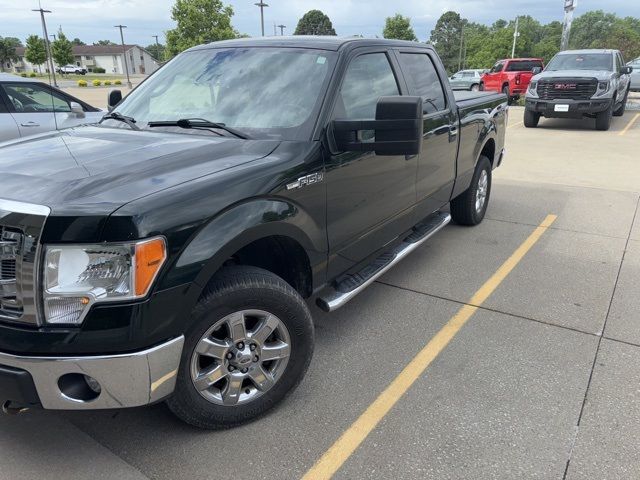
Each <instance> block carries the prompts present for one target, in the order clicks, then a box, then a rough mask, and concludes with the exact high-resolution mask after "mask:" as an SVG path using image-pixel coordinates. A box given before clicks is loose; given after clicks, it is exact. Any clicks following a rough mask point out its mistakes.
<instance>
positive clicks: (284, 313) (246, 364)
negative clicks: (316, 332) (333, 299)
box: [167, 266, 313, 428]
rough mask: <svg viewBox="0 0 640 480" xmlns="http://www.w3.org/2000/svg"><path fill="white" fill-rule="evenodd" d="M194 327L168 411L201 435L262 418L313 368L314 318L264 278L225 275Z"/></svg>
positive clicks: (240, 269) (296, 298)
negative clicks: (196, 428)
mask: <svg viewBox="0 0 640 480" xmlns="http://www.w3.org/2000/svg"><path fill="white" fill-rule="evenodd" d="M192 320H193V328H192V329H191V331H190V332H189V333H188V335H187V338H186V340H185V346H184V350H183V353H182V359H181V363H180V367H179V370H178V378H177V383H176V389H175V391H174V394H173V396H172V397H170V398H169V399H168V400H167V404H168V406H169V408H170V409H171V411H172V412H173V413H174V414H175V415H176V416H177V417H179V418H180V419H181V420H183V421H185V422H187V423H189V424H191V425H194V426H196V427H200V428H225V427H231V426H234V425H238V424H240V423H244V422H247V421H250V420H253V419H255V418H257V417H258V416H260V415H262V414H263V413H265V412H266V411H267V410H269V409H270V408H272V407H274V406H275V405H276V404H278V403H279V402H280V401H281V400H282V399H283V398H284V397H285V396H286V395H287V394H288V393H289V392H291V391H292V390H293V389H294V388H295V387H296V386H297V385H298V384H299V383H300V381H301V380H302V377H303V376H304V374H305V372H306V370H307V367H308V366H309V362H310V361H311V355H312V352H313V322H312V319H311V314H310V313H309V310H308V308H307V306H306V304H305V302H304V300H303V299H302V298H301V297H300V295H299V294H298V293H297V292H296V291H295V290H294V289H293V288H292V287H291V286H290V285H289V284H287V283H286V282H285V281H284V280H282V279H281V278H280V277H278V276H277V275H275V274H273V273H271V272H268V271H266V270H263V269H260V268H255V267H246V266H234V267H226V268H224V269H223V270H222V271H221V272H220V273H219V274H217V275H216V277H215V278H214V279H213V280H212V281H211V283H210V284H209V286H208V291H207V293H206V294H205V295H204V296H203V297H202V298H201V299H200V301H199V302H198V304H197V306H196V308H195V309H194V311H193V313H192Z"/></svg>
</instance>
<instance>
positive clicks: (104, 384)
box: [0, 336, 184, 410]
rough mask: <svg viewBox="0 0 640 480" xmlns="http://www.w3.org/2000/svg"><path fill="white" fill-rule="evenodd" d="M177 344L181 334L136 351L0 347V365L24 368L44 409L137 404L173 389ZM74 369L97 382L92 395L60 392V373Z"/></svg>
mask: <svg viewBox="0 0 640 480" xmlns="http://www.w3.org/2000/svg"><path fill="white" fill-rule="evenodd" d="M183 344H184V337H182V336H181V337H179V338H175V339H173V340H170V341H168V342H166V343H163V344H162V345H158V346H156V347H153V348H150V349H148V350H144V351H141V352H135V353H128V354H123V355H108V356H107V355H105V356H93V357H22V356H16V355H9V354H6V353H1V352H0V365H5V366H8V367H14V368H19V369H22V370H26V371H27V372H29V373H30V374H31V376H32V378H33V382H34V384H35V387H36V390H37V392H38V396H39V397H40V403H41V404H42V407H43V408H46V409H52V410H96V409H107V408H125V407H138V406H141V405H148V404H150V403H154V402H157V401H159V400H162V399H163V398H164V397H166V396H167V395H169V394H171V393H172V392H173V389H174V388H175V383H176V376H177V374H178V366H179V365H180V356H181V355H182V346H183ZM74 375H75V376H76V377H74ZM80 375H87V376H89V377H91V378H93V379H94V380H95V381H96V382H98V384H99V385H100V389H99V390H100V392H99V394H97V396H96V397H95V398H93V399H90V400H81V399H78V398H72V396H69V395H67V394H65V393H64V392H63V390H64V388H65V387H64V382H61V381H60V379H61V378H63V377H64V376H69V377H68V378H82V377H79V376H80ZM61 384H62V386H61Z"/></svg>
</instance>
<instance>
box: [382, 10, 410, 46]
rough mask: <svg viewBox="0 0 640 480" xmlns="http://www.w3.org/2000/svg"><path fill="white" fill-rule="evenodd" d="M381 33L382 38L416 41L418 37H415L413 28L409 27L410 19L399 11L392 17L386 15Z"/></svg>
mask: <svg viewBox="0 0 640 480" xmlns="http://www.w3.org/2000/svg"><path fill="white" fill-rule="evenodd" d="M382 35H383V36H384V38H395V39H396V40H410V41H413V42H417V41H418V37H416V34H415V32H414V31H413V28H411V19H410V18H409V17H403V16H402V15H400V14H399V13H396V14H395V16H393V17H387V20H386V22H385V25H384V30H383V31H382Z"/></svg>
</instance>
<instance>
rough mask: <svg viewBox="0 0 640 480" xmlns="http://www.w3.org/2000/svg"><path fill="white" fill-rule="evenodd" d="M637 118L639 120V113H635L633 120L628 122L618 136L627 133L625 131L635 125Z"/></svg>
mask: <svg viewBox="0 0 640 480" xmlns="http://www.w3.org/2000/svg"><path fill="white" fill-rule="evenodd" d="M638 118H640V113H636V114H635V115H634V116H633V118H632V119H631V120H629V123H627V126H626V127H624V130H622V131H621V132H620V133H619V134H618V135H620V136H622V135H624V134H625V133H627V131H628V130H629V129H630V128H631V127H632V126H633V124H634V123H636V120H638Z"/></svg>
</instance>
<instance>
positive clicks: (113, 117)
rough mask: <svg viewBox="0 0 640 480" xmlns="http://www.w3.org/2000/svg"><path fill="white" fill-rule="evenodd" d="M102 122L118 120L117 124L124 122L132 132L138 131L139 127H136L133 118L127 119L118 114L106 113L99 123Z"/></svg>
mask: <svg viewBox="0 0 640 480" xmlns="http://www.w3.org/2000/svg"><path fill="white" fill-rule="evenodd" d="M103 120H118V121H119V122H124V123H126V124H127V125H129V126H130V127H131V129H132V130H140V127H138V126H137V125H136V121H135V119H134V118H133V117H127V116H126V115H122V114H121V113H118V112H111V113H107V114H106V115H105V116H104V117H102V118H101V119H100V123H102V121H103Z"/></svg>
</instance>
